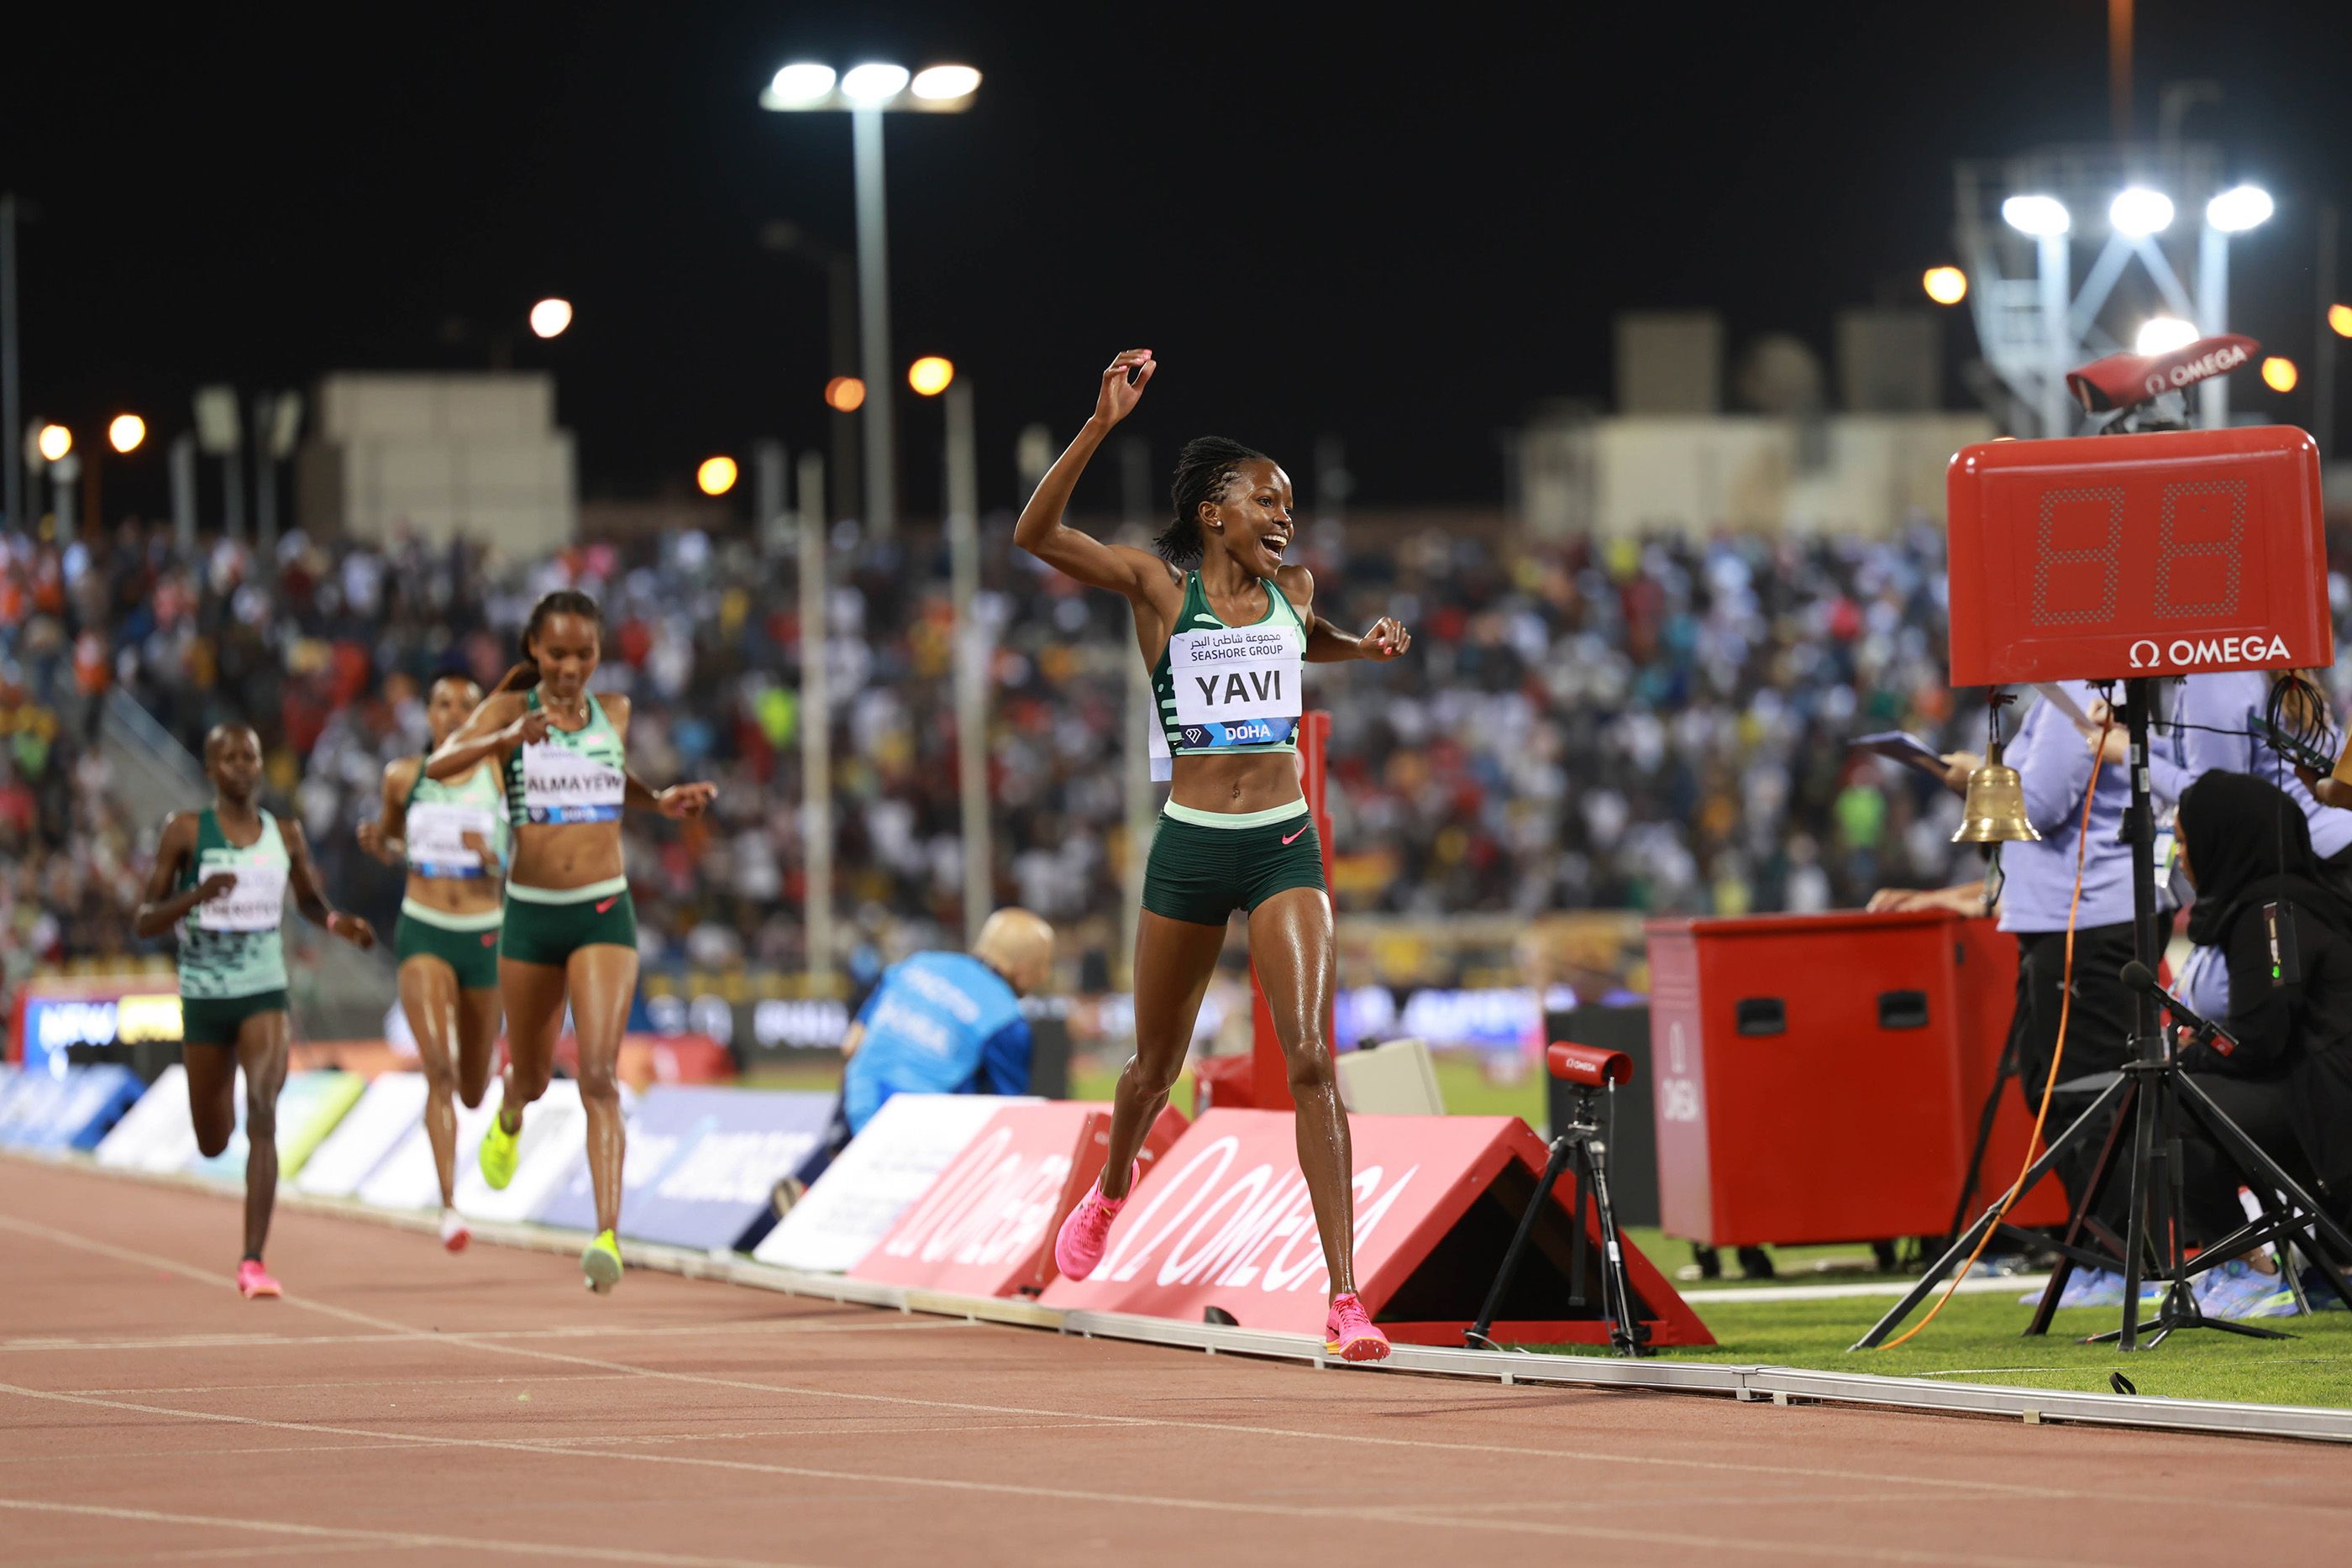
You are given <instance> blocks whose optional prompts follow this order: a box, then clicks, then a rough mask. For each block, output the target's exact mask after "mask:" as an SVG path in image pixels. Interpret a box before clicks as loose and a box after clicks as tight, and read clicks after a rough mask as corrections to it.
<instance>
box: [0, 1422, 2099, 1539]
mask: <svg viewBox="0 0 2352 1568" xmlns="http://www.w3.org/2000/svg"><path fill="white" fill-rule="evenodd" d="M0 1394H14V1395H16V1396H18V1397H20V1398H26V1399H40V1400H47V1401H51V1402H54V1403H58V1404H66V1405H85V1406H96V1407H98V1408H100V1409H107V1410H122V1411H131V1412H134V1413H136V1414H139V1415H144V1416H178V1417H180V1418H182V1419H184V1420H192V1421H214V1422H219V1423H222V1424H224V1425H228V1426H237V1427H268V1428H272V1429H275V1430H278V1431H289V1432H314V1433H323V1434H326V1435H328V1436H331V1437H383V1438H392V1439H395V1440H397V1439H400V1438H403V1437H405V1438H406V1439H407V1440H408V1441H409V1442H410V1443H412V1444H414V1445H415V1446H416V1447H418V1448H476V1449H487V1450H489V1451H492V1452H498V1453H510V1454H552V1455H556V1456H559V1457H562V1458H580V1457H582V1456H583V1455H593V1456H594V1457H595V1458H605V1459H618V1460H624V1461H626V1462H628V1463H632V1464H646V1465H684V1466H689V1467H693V1468H695V1469H715V1470H727V1471H732V1472H736V1473H739V1474H750V1475H765V1476H790V1477H793V1478H794V1479H802V1480H814V1481H832V1482H835V1483H842V1482H846V1483H848V1484H850V1485H854V1486H874V1487H905V1488H908V1489H912V1490H926V1491H946V1492H961V1493H965V1494H980V1495H993V1496H997V1497H1021V1498H1034V1499H1037V1500H1042V1501H1048V1502H1076V1503H1096V1504H1103V1505H1107V1506H1109V1507H1113V1508H1118V1509H1120V1510H1125V1511H1131V1510H1136V1509H1151V1508H1157V1509H1167V1510H1171V1511H1175V1512H1180V1513H1206V1514H1222V1515H1229V1516H1240V1517H1245V1518H1272V1519H1285V1520H1298V1519H1320V1520H1326V1521H1333V1522H1336V1523H1361V1522H1364V1521H1368V1520H1381V1519H1385V1520H1388V1521H1391V1522H1395V1523H1400V1524H1420V1525H1426V1526H1428V1527H1429V1528H1431V1529H1436V1530H1446V1531H1466V1530H1477V1531H1497V1532H1501V1533H1505V1534H1513V1535H1547V1536H1566V1537H1578V1538H1597V1539H1600V1540H1604V1541H1623V1542H1637V1543H1639V1544H1642V1545H1644V1546H1687V1547H1692V1548H1696V1549H1703V1550H1706V1551H1710V1552H1730V1551H1740V1552H1767V1553H1772V1554H1776V1555H1783V1556H1789V1555H1797V1556H1807V1557H1810V1558H1811V1560H1813V1561H1820V1560H1822V1559H1824V1558H1839V1559H1847V1560H1852V1561H1854V1562H1862V1563H1928V1562H1940V1563H1969V1564H1980V1565H1982V1568H2080V1565H2081V1563H2082V1561H2083V1560H2082V1558H2081V1557H2080V1556H2079V1555H2074V1556H2065V1557H2009V1556H1983V1555H1974V1556H1967V1555H1960V1554H1958V1553H1954V1552H1948V1551H1946V1552H1941V1553H1940V1554H1937V1555H1935V1556H1927V1555H1922V1554H1916V1553H1913V1552H1908V1551H1906V1550H1904V1549H1900V1548H1881V1547H1871V1546H1841V1545H1837V1544H1834V1543H1832V1542H1822V1541H1817V1540H1812V1539H1810V1538H1808V1539H1806V1540H1802V1541H1790V1542H1774V1541H1764V1540H1759V1539H1758V1538H1757V1537H1755V1536H1754V1535H1753V1534H1752V1533H1751V1534H1747V1535H1741V1536H1713V1535H1703V1534H1700V1533H1697V1532H1696V1531H1659V1530H1634V1529H1629V1528H1626V1527H1623V1526H1619V1525H1606V1524H1600V1523H1596V1522H1593V1521H1590V1520H1580V1521H1576V1522H1575V1523H1572V1524H1546V1523H1543V1522H1541V1521H1512V1520H1498V1519H1493V1518H1489V1517H1485V1516H1477V1515H1465V1514H1439V1513H1435V1512H1433V1513H1432V1514H1430V1515H1427V1516H1423V1515H1418V1514H1412V1513H1407V1512H1402V1511H1389V1510H1384V1509H1381V1508H1377V1507H1367V1506H1365V1505H1361V1504H1354V1503H1343V1504H1330V1505H1325V1506H1319V1507H1317V1506H1308V1505H1304V1504H1299V1503H1295V1502H1277V1503H1251V1502H1239V1501H1231V1500H1223V1499H1218V1498H1205V1497H1185V1496H1166V1495H1159V1494H1154V1493H1149V1492H1110V1491H1093V1490H1085V1489H1081V1488H1077V1487H1043V1486H1024V1485H1022V1484H1021V1483H1019V1482H1014V1481H981V1480H958V1479H950V1478H949V1477H945V1476H919V1475H903V1474H896V1473H892V1472H888V1471H869V1470H845V1469H819V1468H817V1467H815V1466H814V1465H779V1464H770V1463H764V1462H761V1461H757V1460H751V1459H717V1458H702V1457H700V1456H698V1455H689V1454H646V1453H639V1452H636V1451H635V1450H632V1449H628V1448H573V1447H569V1446H558V1445H556V1444H551V1443H544V1442H526V1441H520V1440H517V1439H511V1438H491V1437H440V1436H437V1435H430V1434H424V1433H415V1434H411V1433H401V1432H381V1431H373V1430H370V1429H368V1428H365V1427H337V1426H329V1425H326V1424H325V1423H323V1422H310V1421H272V1420H267V1419H265V1418H263V1417H261V1416H227V1415H222V1414H219V1413H216V1412H214V1411H210V1410H183V1409H177V1408H174V1407H173V1406H164V1405H142V1404H137V1403H134V1402H132V1401H130V1400H123V1399H93V1398H89V1397H88V1396H82V1395H69V1394H45V1393H43V1392H41V1391H40V1390H38V1389H35V1388H19V1387H17V1386H16V1385H13V1384H6V1383H0ZM6 1504H7V1500H5V1499H0V1506H5V1505H6ZM34 1506H38V1505H34ZM1420 1506H1424V1507H1426V1508H1428V1509H1431V1510H1433V1511H1436V1510H1442V1509H1444V1508H1445V1507H1446V1506H1447V1504H1446V1503H1444V1502H1442V1501H1438V1500H1431V1501H1430V1502H1429V1503H1427V1504H1424V1505H1420ZM1454 1506H1459V1505H1458V1504H1456V1505H1454ZM563 1550H565V1551H569V1552H572V1554H573V1555H579V1556H590V1555H595V1553H593V1552H590V1551H589V1550H588V1549H586V1548H565V1549H563ZM635 1560H637V1561H661V1562H676V1561H680V1560H679V1559H675V1558H660V1559H635Z"/></svg>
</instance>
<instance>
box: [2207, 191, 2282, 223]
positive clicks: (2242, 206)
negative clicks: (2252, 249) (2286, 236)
mask: <svg viewBox="0 0 2352 1568" xmlns="http://www.w3.org/2000/svg"><path fill="white" fill-rule="evenodd" d="M2274 210H2275V208H2274V207H2273V204H2272V202H2271V193H2269V192H2268V191H2265V190H2263V188H2262V187H2261V186H2260V185H2232V186H2231V187H2230V188H2229V189H2228V190H2226V191H2224V192H2222V193H2221V194H2220V195H2218V196H2216V197H2214V198H2213V199H2212V200H2211V201H2210V202H2208V203H2206V204H2205V221H2206V222H2207V223H2209V224H2211V225H2213V226H2214V227H2215V228H2217V229H2220V230H2221V232H2222V233H2223V234H2225V235H2235V234H2243V233H2245V232H2246V231H2247V230H2248V229H2250V228H2253V227H2256V226H2258V225H2262V224H2266V223H2268V222H2270V217H2271V214H2272V213H2273V211H2274Z"/></svg>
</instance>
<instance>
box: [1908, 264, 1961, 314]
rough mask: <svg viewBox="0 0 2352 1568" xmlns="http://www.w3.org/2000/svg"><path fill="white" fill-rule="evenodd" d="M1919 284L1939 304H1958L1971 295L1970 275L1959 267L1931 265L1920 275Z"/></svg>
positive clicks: (1928, 296)
mask: <svg viewBox="0 0 2352 1568" xmlns="http://www.w3.org/2000/svg"><path fill="white" fill-rule="evenodd" d="M1919 286H1920V287H1922V288H1925V289H1926V290H1927V298H1930V299H1932V300H1934V301H1935V302H1936V303H1937V304H1938V305H1958V303H1959V302H1960V301H1961V300H1963V299H1966V298H1968V297H1969V275H1968V274H1967V273H1965V272H1962V271H1961V270H1960V269H1959V268H1958V267H1929V268H1928V269H1927V271H1926V272H1925V273H1923V274H1922V275H1921V276H1920V278H1919Z"/></svg>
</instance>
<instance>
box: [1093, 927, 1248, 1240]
mask: <svg viewBox="0 0 2352 1568" xmlns="http://www.w3.org/2000/svg"><path fill="white" fill-rule="evenodd" d="M1224 946H1225V928H1224V927H1223V926H1222V925H1199V924H1197V923H1195V922H1193V921H1190V920H1171V919H1169V918H1168V917H1167V916H1166V915H1154V914H1153V913H1152V912H1151V911H1150V910H1148V909H1147V910H1145V911H1143V913H1142V918H1141V919H1139V921H1138V922H1137V923H1136V928H1135V1054H1134V1055H1133V1056H1131V1057H1129V1059H1128V1062H1127V1066H1126V1067H1125V1068H1124V1069H1123V1070H1122V1071H1120V1072H1119V1075H1118V1093H1117V1094H1116V1095H1114V1096H1113V1098H1112V1101H1111V1113H1110V1154H1109V1163H1108V1165H1106V1166H1104V1167H1103V1175H1102V1192H1103V1196H1104V1197H1126V1196H1127V1178H1128V1170H1129V1166H1132V1165H1133V1164H1134V1163H1135V1156H1136V1154H1137V1151H1139V1150H1140V1149H1141V1148H1142V1147H1143V1140H1144V1137H1145V1135H1146V1134H1149V1133H1150V1131H1151V1124H1152V1123H1154V1122H1156V1121H1158V1120H1159V1119H1160V1111H1161V1110H1162V1109H1164V1108H1165V1107H1166V1105H1167V1103H1168V1092H1169V1091H1170V1090H1171V1089H1172V1088H1174V1087H1175V1086H1176V1075H1177V1074H1178V1073H1180V1072H1181V1071H1184V1053H1185V1052H1186V1051H1189V1050H1190V1049H1191V1048H1192V1020H1193V1019H1196V1018H1198V1017H1200V1015H1201V998H1202V997H1203V996H1205V995H1206V994H1207V993H1208V989H1209V979H1210V977H1212V976H1213V975H1214V974H1215V973H1216V972H1217V955H1218V954H1219V953H1221V952H1223V950H1224ZM1113 1187H1117V1188H1118V1191H1117V1192H1113V1191H1112V1190H1111V1189H1112V1188H1113Z"/></svg>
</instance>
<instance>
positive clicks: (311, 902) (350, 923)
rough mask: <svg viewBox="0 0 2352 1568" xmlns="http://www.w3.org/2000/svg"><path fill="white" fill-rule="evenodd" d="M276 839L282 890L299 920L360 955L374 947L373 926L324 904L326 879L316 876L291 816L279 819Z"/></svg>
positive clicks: (307, 846)
mask: <svg viewBox="0 0 2352 1568" xmlns="http://www.w3.org/2000/svg"><path fill="white" fill-rule="evenodd" d="M278 838H279V839H281V840H282V841H284V842H285V845H286V891H287V892H289V893H290V894H293V895H294V907H295V908H297V909H299V910H300V911H301V912H302V918H303V919H305V920H308V921H309V922H310V924H311V925H323V926H325V927H326V928H327V930H328V931H329V932H330V933H331V935H333V936H340V937H341V938H342V939H343V940H344V941H346V942H348V943H350V944H351V945H352V946H354V947H357V948H358V949H360V950H361V951H362V952H365V951H366V950H367V949H369V948H370V947H373V946H375V930H374V928H373V926H371V925H368V923H367V922H366V921H364V920H362V919H361V918H360V917H359V916H358V915H346V914H344V913H343V912H342V911H341V910H340V909H337V908H336V907H334V905H332V904H329V903H328V902H327V883H326V879H325V878H323V877H321V876H320V874H319V867H318V864H317V862H314V861H312V860H311V859H310V840H309V839H308V838H307V837H305V836H304V834H303V832H302V824H301V823H299V822H298V821H294V820H293V819H292V818H291V817H280V818H278Z"/></svg>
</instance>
